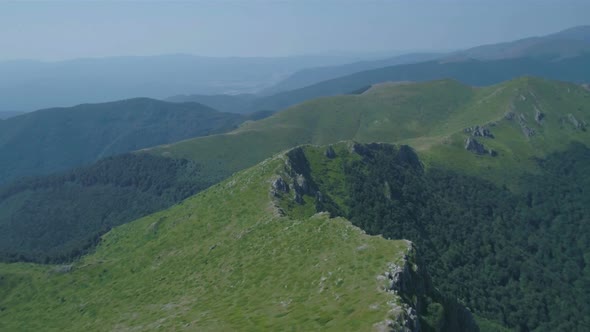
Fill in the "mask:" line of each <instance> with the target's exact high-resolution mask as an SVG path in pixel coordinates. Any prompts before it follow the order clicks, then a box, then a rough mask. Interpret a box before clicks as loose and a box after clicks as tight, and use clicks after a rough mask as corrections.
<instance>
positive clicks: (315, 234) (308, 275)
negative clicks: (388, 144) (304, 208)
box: [0, 157, 407, 331]
mask: <svg viewBox="0 0 590 332" xmlns="http://www.w3.org/2000/svg"><path fill="white" fill-rule="evenodd" d="M283 165H284V163H283V160H282V159H281V158H280V157H279V158H275V159H272V160H267V161H265V162H263V163H262V164H260V165H259V166H257V167H254V168H251V169H248V170H246V171H243V172H241V173H239V174H237V175H236V176H234V177H232V178H230V179H228V180H227V181H224V182H222V183H220V184H218V185H215V186H213V187H212V188H210V189H208V190H206V191H204V192H202V193H200V194H198V195H196V196H194V197H192V198H190V199H187V200H186V201H184V202H182V203H181V204H178V205H176V206H174V207H172V208H170V209H168V210H165V211H162V212H159V213H156V214H153V215H151V216H148V217H146V218H142V219H139V220H137V221H135V222H132V223H129V224H126V225H123V226H120V227H118V228H116V229H114V230H112V231H111V232H109V233H107V234H106V235H105V236H104V239H103V242H102V243H101V245H100V246H99V247H98V248H97V250H96V252H95V253H93V254H90V255H87V256H85V257H83V258H82V259H81V260H80V261H79V262H76V263H75V264H74V266H73V270H72V271H71V272H67V273H59V272H57V271H56V270H57V269H58V267H55V266H39V265H33V264H24V263H18V264H0V330H3V331H19V330H26V331H30V330H44V331H57V330H67V331H81V330H99V331H100V330H103V331H107V330H108V331H110V330H156V329H163V330H195V329H197V330H201V331H219V330H237V329H239V330H249V331H260V330H298V331H309V330H334V331H342V330H355V331H358V330H367V329H370V327H371V326H372V325H373V324H374V323H377V322H380V321H383V320H384V319H386V318H387V317H388V311H389V310H390V307H389V306H388V305H387V302H388V301H391V300H395V297H394V295H392V294H391V293H386V292H383V291H380V290H379V289H380V288H381V287H383V285H382V284H380V281H378V280H377V279H376V276H377V275H379V274H381V273H383V272H384V271H385V270H386V269H387V264H388V263H389V262H396V263H399V262H400V260H401V258H402V257H403V254H404V253H405V252H406V250H407V243H406V242H405V241H390V240H385V239H383V238H381V237H375V236H368V235H365V234H364V232H362V231H360V230H359V229H358V228H356V227H353V226H352V225H351V224H350V223H349V222H348V221H346V220H344V219H340V218H337V219H328V218H327V216H325V215H314V216H312V217H309V218H304V219H303V218H302V219H291V218H288V217H280V216H279V215H278V214H277V211H276V208H275V207H274V206H273V203H272V199H271V197H270V194H269V190H270V186H271V180H272V179H273V177H274V176H276V175H274V174H277V173H278V172H280V171H281V169H282V167H284V166H283Z"/></svg>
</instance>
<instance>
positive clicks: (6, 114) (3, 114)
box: [0, 111, 23, 120]
mask: <svg viewBox="0 0 590 332" xmlns="http://www.w3.org/2000/svg"><path fill="white" fill-rule="evenodd" d="M21 114H23V112H11V111H0V120H6V119H8V118H12V117H15V116H17V115H21Z"/></svg>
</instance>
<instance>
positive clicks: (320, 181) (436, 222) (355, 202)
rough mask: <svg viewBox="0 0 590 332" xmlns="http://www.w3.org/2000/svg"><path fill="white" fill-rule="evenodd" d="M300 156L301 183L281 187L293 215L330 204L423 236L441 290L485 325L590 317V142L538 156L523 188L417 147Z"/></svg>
mask: <svg viewBox="0 0 590 332" xmlns="http://www.w3.org/2000/svg"><path fill="white" fill-rule="evenodd" d="M288 156H289V158H290V160H292V161H293V166H292V170H291V172H290V174H291V176H292V177H293V178H294V179H295V180H294V181H293V184H291V182H289V181H287V183H289V186H288V187H287V188H286V189H284V190H283V192H285V193H282V192H281V191H280V190H276V191H277V192H278V196H279V197H281V205H280V206H281V207H282V209H283V211H286V213H287V214H288V215H293V216H298V217H302V216H303V217H305V216H310V215H313V214H314V213H317V212H318V211H328V212H329V213H330V215H332V216H341V217H345V218H347V219H349V220H350V221H351V222H352V223H353V224H354V225H356V226H358V227H360V228H361V229H363V230H365V231H367V232H368V233H369V234H381V235H383V236H384V237H385V238H393V239H398V238H406V239H409V240H411V241H412V242H414V243H415V244H416V245H417V248H419V251H420V252H422V255H421V257H422V258H423V262H424V264H423V268H426V269H428V271H429V272H430V273H431V274H432V275H433V280H434V283H435V285H436V286H437V287H438V289H440V290H441V292H442V293H443V294H447V295H452V296H453V297H458V298H459V300H460V301H461V303H464V304H465V305H466V306H467V307H469V308H470V309H471V310H473V311H474V313H476V314H477V315H478V316H479V317H480V318H481V317H483V318H484V319H480V321H481V322H485V323H486V324H483V325H482V327H486V328H488V329H489V330H490V331H498V330H500V327H499V326H489V325H487V323H489V322H496V323H499V324H500V325H504V326H506V327H509V328H511V329H515V330H519V331H582V330H585V328H586V327H587V326H588V324H589V323H590V321H589V320H588V317H587V314H586V313H587V309H588V308H589V307H590V296H588V293H587V292H586V291H585V285H587V283H588V281H590V270H589V269H588V268H587V266H588V265H587V264H588V258H587V257H586V252H587V248H588V241H589V240H590V225H589V224H588V223H587V216H588V213H590V209H589V206H590V201H589V199H590V195H588V190H587V188H588V185H590V183H589V180H588V177H586V176H584V174H587V172H588V171H590V149H589V148H588V147H587V146H584V145H582V144H579V143H574V144H571V145H569V146H568V147H566V148H565V149H564V150H563V151H560V152H557V153H552V154H549V155H547V156H546V157H545V158H543V159H538V160H537V161H536V162H537V163H538V166H539V169H538V170H537V171H535V172H534V173H526V174H521V176H520V177H519V179H518V180H517V181H518V182H520V186H521V189H523V191H522V192H521V193H514V192H511V191H509V190H507V189H506V188H505V187H504V188H503V187H500V186H496V185H494V184H492V183H490V182H488V181H485V180H482V179H481V178H479V177H474V176H468V175H465V174H464V173H461V172H456V171H453V170H450V169H449V168H446V167H441V166H427V167H424V165H423V164H422V162H421V161H420V159H419V158H418V156H417V155H416V154H415V152H414V151H412V149H411V148H408V147H407V146H401V147H393V146H391V145H387V144H376V143H373V144H369V145H362V144H357V143H351V142H348V143H347V142H345V143H340V144H337V145H334V146H330V147H325V146H323V147H317V146H306V147H303V148H300V149H295V150H292V151H290V152H289V153H288ZM506 171H507V172H510V171H511V170H510V169H507V170H506ZM546 285H551V287H546ZM457 330H460V329H457Z"/></svg>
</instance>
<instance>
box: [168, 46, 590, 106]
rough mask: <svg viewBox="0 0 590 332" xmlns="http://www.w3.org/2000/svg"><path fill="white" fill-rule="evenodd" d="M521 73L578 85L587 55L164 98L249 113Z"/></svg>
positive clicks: (468, 63) (420, 67) (585, 74)
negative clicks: (398, 85) (401, 85)
mask: <svg viewBox="0 0 590 332" xmlns="http://www.w3.org/2000/svg"><path fill="white" fill-rule="evenodd" d="M523 75H532V76H538V77H545V78H550V79H555V80H563V81H571V82H578V83H583V82H588V81H590V55H584V56H576V57H568V58H564V59H560V60H555V59H545V58H529V57H525V58H514V59H504V60H491V61H481V60H472V59H470V60H463V61H429V62H421V63H415V64H407V65H399V66H391V67H385V68H379V69H373V70H369V71H362V72H358V73H355V74H351V75H348V76H344V77H339V78H335V79H332V80H328V81H324V82H320V83H317V84H314V85H311V86H307V87H304V88H301V89H296V90H292V91H287V92H281V93H277V94H275V95H272V96H261V97H257V96H253V95H237V96H227V95H225V96H224V95H216V96H197V95H194V96H187V97H184V98H179V97H176V98H171V99H169V100H170V101H176V100H178V101H185V102H186V101H193V102H200V103H203V104H205V105H210V106H215V107H217V108H218V109H220V110H222V111H226V112H236V113H248V112H253V111H258V110H280V109H284V108H287V107H290V106H293V105H296V104H298V103H301V102H303V101H305V100H309V99H313V98H318V97H323V96H334V95H344V94H354V93H356V92H357V91H362V90H363V89H366V88H368V87H370V86H371V85H373V84H377V83H381V82H388V81H391V82H397V81H412V82H420V81H428V80H436V79H444V78H451V79H455V80H458V81H461V82H463V83H465V84H470V85H476V86H484V85H490V84H496V83H500V82H503V81H506V80H510V79H512V78H514V77H519V76H523Z"/></svg>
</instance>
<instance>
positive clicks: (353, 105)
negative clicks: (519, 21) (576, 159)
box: [146, 77, 590, 182]
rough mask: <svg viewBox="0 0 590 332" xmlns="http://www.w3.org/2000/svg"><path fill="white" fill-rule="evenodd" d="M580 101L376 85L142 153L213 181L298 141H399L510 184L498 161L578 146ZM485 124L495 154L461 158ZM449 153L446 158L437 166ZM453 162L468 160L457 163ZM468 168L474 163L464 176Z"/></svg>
mask: <svg viewBox="0 0 590 332" xmlns="http://www.w3.org/2000/svg"><path fill="white" fill-rule="evenodd" d="M589 102H590V101H589V94H588V90H586V89H584V88H583V87H581V86H579V85H575V84H571V83H564V82H556V81H549V80H544V79H538V78H531V77H525V78H519V79H515V80H512V81H507V82H504V83H501V84H498V85H493V86H489V87H483V88H476V87H471V86H467V85H464V84H462V83H460V82H457V81H453V80H441V81H432V82H426V83H389V84H378V85H375V86H373V87H372V88H371V89H369V90H368V91H365V92H364V93H362V94H360V95H346V96H335V97H325V98H319V99H315V100H311V101H308V102H304V103H301V104H299V105H296V106H293V107H291V108H289V109H287V110H284V111H282V112H279V113H277V114H275V115H273V116H271V117H269V118H266V119H264V120H261V121H257V122H253V123H248V124H246V125H243V126H241V127H240V128H239V129H237V130H235V131H233V132H230V133H227V134H223V135H214V136H209V137H203V138H197V139H193V140H187V141H183V142H179V143H176V144H172V145H164V146H161V147H156V148H152V149H148V150H146V152H147V153H151V154H155V155H158V156H166V157H178V158H186V159H190V160H195V161H197V162H199V163H200V164H201V165H202V166H203V172H206V173H210V174H212V176H214V177H216V176H223V174H231V173H232V172H235V171H237V170H240V169H243V168H244V167H248V166H251V165H253V164H255V163H256V162H259V161H260V160H262V159H264V158H265V157H266V156H267V155H269V154H272V153H276V152H278V151H281V150H283V149H286V148H289V147H292V146H296V145H300V144H330V143H334V142H338V141H340V140H356V141H359V142H366V143H370V142H375V141H379V142H403V143H409V144H410V145H412V146H414V147H416V148H417V149H419V150H420V151H421V152H422V153H424V154H429V155H428V156H424V157H425V158H427V160H431V159H432V160H433V162H435V161H437V162H444V163H453V161H455V160H456V161H458V162H457V163H455V165H454V167H457V168H462V169H463V170H464V171H467V172H472V171H474V170H476V169H480V168H489V170H488V171H487V172H486V174H485V176H486V177H488V178H490V179H491V178H492V177H494V176H496V175H494V174H495V173H494V170H496V169H498V170H500V171H499V172H500V173H498V174H497V179H496V180H497V181H500V182H502V181H504V182H510V181H509V180H508V179H504V180H502V179H503V176H504V175H505V174H503V171H502V167H503V166H502V165H505V164H506V163H507V162H509V161H510V163H513V166H514V167H516V169H527V168H529V167H533V163H531V162H527V159H526V158H532V157H543V156H544V155H546V154H547V153H551V152H554V151H557V150H559V149H561V148H563V147H565V146H567V144H568V143H569V142H570V141H582V142H585V143H588V139H589V137H588V136H589V135H588V134H587V132H586V131H585V126H586V125H585V123H586V122H587V121H588V117H589V115H588V112H589V111H590V109H589V105H588V103H589ZM537 110H538V111H539V112H541V113H543V114H544V116H546V117H545V118H544V119H543V120H542V122H541V123H539V122H538V121H536V120H535V118H536V116H537V115H536V112H537ZM507 114H508V115H507ZM570 115H571V116H570ZM521 118H522V119H521ZM574 120H575V121H574ZM492 124H493V125H494V127H495V128H490V130H491V132H501V133H502V134H501V135H500V134H498V135H496V136H497V137H496V139H488V138H487V137H483V142H484V143H486V144H489V145H490V147H491V148H493V149H496V150H497V152H498V154H499V158H475V157H473V156H470V154H467V153H466V152H465V150H464V149H463V144H464V140H465V138H466V136H467V135H466V133H465V132H464V130H465V129H467V128H472V127H475V126H484V125H487V126H488V127H489V126H491V125H492ZM526 128H528V129H526ZM527 130H531V131H534V132H535V134H533V135H531V136H527V135H525V134H524V133H523V132H524V131H527ZM432 147H437V148H436V149H434V148H432ZM438 151H445V152H444V153H442V152H438ZM453 151H454V152H453ZM449 153H452V154H453V156H454V157H453V158H450V159H449V160H446V159H445V157H446V156H447V154H449ZM461 156H470V157H471V158H470V160H469V161H468V162H466V163H464V162H463V161H464V159H465V157H461ZM473 163H476V164H477V165H478V166H480V167H474V168H473V169H471V170H470V169H469V167H470V166H472V165H473ZM462 164H465V167H462V166H461V165H462ZM516 173H517V172H515V174H516Z"/></svg>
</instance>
